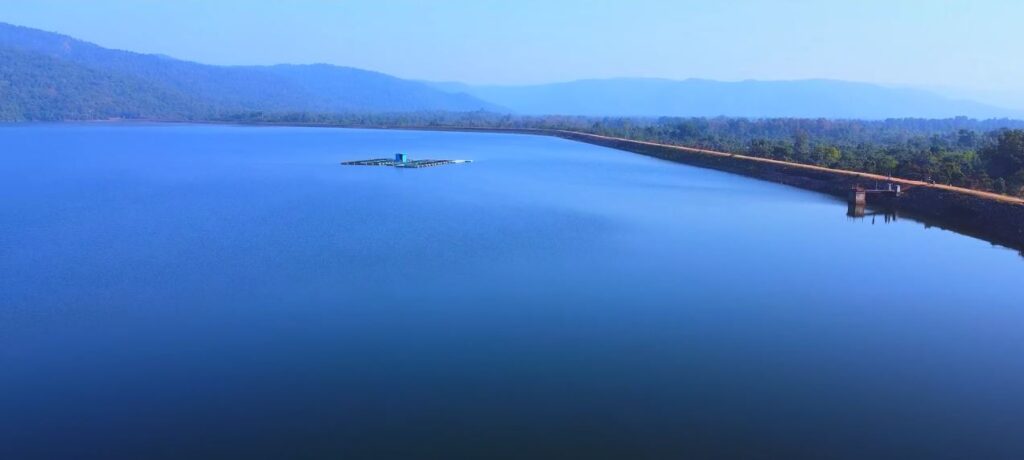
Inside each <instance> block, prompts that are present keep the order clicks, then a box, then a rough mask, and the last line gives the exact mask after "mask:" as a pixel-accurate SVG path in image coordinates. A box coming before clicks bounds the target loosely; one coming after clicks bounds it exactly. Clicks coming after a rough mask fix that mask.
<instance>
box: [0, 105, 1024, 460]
mask: <svg viewBox="0 0 1024 460" xmlns="http://www.w3.org/2000/svg"><path fill="white" fill-rule="evenodd" d="M396 151H402V152H406V153H408V154H409V155H410V156H411V157H413V158H428V157H435V158H452V159H471V160H474V163H472V164H466V165H448V166H442V167H436V168H428V169H418V170H412V169H397V168H388V167H356V166H340V165H339V164H338V163H339V162H340V161H342V160H355V159H364V158H374V157H382V156H390V155H392V154H393V152H396ZM0 196H2V201H0V458H4V459H32V458H55V459H66V458H76V459H79V458H349V459H382V458H406V459H412V458H445V459H454V458H496V459H500V458H516V459H519V458H524V459H525V458H530V459H534V458H590V459H594V458H651V459H677V458H850V459H860V458H904V459H906V458H1024V391H1022V389H1024V332H1022V331H1024V300H1022V299H1024V259H1022V258H1021V257H1020V256H1019V255H1018V254H1017V253H1016V252H1014V251H1011V250H1007V249H1004V248H999V247H994V246H992V245H990V244H988V243H985V242H983V241H980V240H976V239H973V238H970V237H966V236H963V235H959V234H956V233H953V232H949V231H945V230H941V229H938V228H926V227H925V226H924V225H922V224H920V223H917V222H914V221H912V220H907V219H898V220H895V221H891V220H889V219H883V218H882V217H877V218H875V219H872V217H870V216H868V217H865V218H861V219H853V218H850V217H848V216H847V205H846V203H844V202H842V201H838V200H836V199H834V198H832V197H828V196H825V195H820V194H816V193H812V192H807V191H802V190H798V189H794V188H789V187H786V186H781V185H777V184H772V183H767V182H760V181H756V180H751V179H748V178H743V177H739V176H734V175H729V174H725V173H721V172H716V171H710V170H702V169H697V168H692V167H688V166H683V165H679V164H673V163H668V162H663V161H659V160H655V159H651V158H647V157H643V156H639V155H634V154H630V153H625V152H619V151H615V150H610V149H606V148H601V147H596V146H592V145H587V144H580V143H573V142H570V141H566V140H562V139H555V138H549V137H535V136H521V135H507V134H485V133H452V132H444V133H437V132H414V131H372V130H342V129H315V128H269V127H230V126H187V125H173V126H162V125H152V126H148V125H138V126H131V125H14V126H11V125H8V126H3V127H0Z"/></svg>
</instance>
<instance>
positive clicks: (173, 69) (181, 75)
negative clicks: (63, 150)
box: [0, 23, 501, 119]
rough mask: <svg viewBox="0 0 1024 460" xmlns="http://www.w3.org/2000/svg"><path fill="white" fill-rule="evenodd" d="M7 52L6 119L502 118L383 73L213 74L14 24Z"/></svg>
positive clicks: (328, 69) (2, 45) (306, 68)
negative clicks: (234, 115)
mask: <svg viewBox="0 0 1024 460" xmlns="http://www.w3.org/2000/svg"><path fill="white" fill-rule="evenodd" d="M0 50H2V51H3V54H2V55H0V57H2V60H0V109H2V111H0V115H2V116H3V118H4V119H78V118H104V117H120V116H130V117H169V116H191V117H200V118H201V117H204V116H209V115H211V114H216V113H226V112H239V111H268V112H295V111H298V112H413V111H474V110H501V109H500V108H499V107H497V106H494V105H493V104H489V103H487V102H484V101H481V100H479V99H476V98H474V97H472V96H469V95H466V94H458V93H451V92H445V91H439V90H437V89H435V88H432V87H431V86H429V85H426V84H423V83H420V82H415V81H410V80H403V79H400V78H397V77H392V76H390V75H385V74H382V73H379V72H371V71H367V70H360V69H354V68H350V67H338V66H331V65H326V64H315V65H276V66H213V65H205V64H198V63H194V62H188V61H183V60H179V59H174V58H170V57H167V56H162V55H149V54H139V53H133V52H129V51H119V50H112V49H107V48H103V47H100V46H98V45H94V44H92V43H88V42H84V41H81V40H77V39H74V38H71V37H68V36H65V35H60V34H56V33H51V32H45V31H41V30H36V29H30V28H26V27H19V26H13V25H10V24H4V23H0ZM129 89H130V91H129Z"/></svg>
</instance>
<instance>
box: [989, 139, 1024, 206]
mask: <svg viewBox="0 0 1024 460" xmlns="http://www.w3.org/2000/svg"><path fill="white" fill-rule="evenodd" d="M982 158H984V161H985V163H986V166H987V167H986V169H987V170H988V174H989V175H990V176H991V177H996V178H1001V179H1004V181H1005V184H1006V193H1009V194H1013V195H1019V194H1020V192H1021V188H1022V187H1024V130H1019V129H1014V130H1006V131H1003V132H1002V133H1000V134H999V139H998V140H997V141H996V143H995V145H992V146H990V147H988V148H986V149H984V150H983V151H982Z"/></svg>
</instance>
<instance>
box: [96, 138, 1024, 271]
mask: <svg viewBox="0 0 1024 460" xmlns="http://www.w3.org/2000/svg"><path fill="white" fill-rule="evenodd" d="M90 123H113V124H120V123H174V124H197V125H226V126H269V127H273V126H279V127H307V128H343V129H382V130H405V131H451V132H478V133H496V134H524V135H537V136H548V137H557V138H561V139H566V140H570V141H574V142H582V143H586V144H591V145H597V146H601V147H607V148H612V149H615V150H620V151H624V152H630V153H636V154H640V155H644V156H649V157H653V158H658V159H662V160H666V161H671V162H673V163H681V164H686V165H690V166H696V167H701V168H707V169H714V170H718V171H724V172H728V173H733V174H737V175H741V176H745V177H750V178H754V179H760V180H765V181H769V182H775V183H780V184H784V185H789V186H792V187H797V188H801V189H805V190H811V191H816V192H819V193H825V194H828V195H832V196H836V197H841V198H844V199H845V197H846V195H847V193H848V191H849V190H850V189H851V188H852V187H854V186H857V185H867V184H866V183H868V182H875V181H878V182H890V183H893V184H899V185H900V186H901V187H902V188H903V190H904V191H903V193H902V194H901V196H900V197H899V198H898V199H897V200H896V202H895V203H894V208H895V210H897V211H898V212H900V213H902V214H904V215H906V217H909V218H911V219H914V220H918V221H920V222H921V223H923V224H924V225H925V226H936V227H939V228H943V229H947V230H951V231H954V232H957V233H960V234H963V235H966V236H970V237H974V238H977V239H981V240H984V241H987V242H989V243H992V244H994V245H999V246H1004V247H1007V248H1010V249H1014V250H1016V251H1018V252H1020V253H1021V255H1022V256H1024V199H1021V198H1015V197H1011V196H1006V195H999V194H996V193H991V192H984V191H980V190H973V189H967V188H962V187H955V186H951V185H942V184H929V183H926V182H922V181H917V180H911V179H902V178H897V177H886V176H881V175H877V174H870V173H862V172H857V171H851V170H844V169H835V168H827V167H823V166H814V165H807V164H802V163H794V162H787V161H782V160H773V159H768V158H759V157H752V156H749V155H742V154H735V153H728V152H720V151H715V150H708V149H701V148H695V147H685V146H678V145H670V144H659V143H654V142H647V141H638V140H632V139H624V138H616V137H608V136H601V135H598V134H590V133H583V132H577V131H564V130H551V129H539V128H478V127H453V126H351V125H337V124H328V123H278V122H231V121H165V120H94V121H91V122H90Z"/></svg>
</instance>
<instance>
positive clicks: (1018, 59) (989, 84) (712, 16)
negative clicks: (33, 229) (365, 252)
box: [0, 0, 1024, 93]
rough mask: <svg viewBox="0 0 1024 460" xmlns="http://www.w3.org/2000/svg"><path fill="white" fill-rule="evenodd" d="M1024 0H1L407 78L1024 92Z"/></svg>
mask: <svg viewBox="0 0 1024 460" xmlns="http://www.w3.org/2000/svg"><path fill="white" fill-rule="evenodd" d="M1022 18H1024V0H846V1H839V0H835V1H832V0H816V1H811V0H806V1H805V0H774V1H768V0H736V1H727V0H720V1H713V0H708V1H684V0H677V1H671V0H661V1H655V0H631V1H610V0H609V1H601V0H592V1H580V0H515V1H511V0H510V1H488V0H422V1H412V0H410V1H404V0H391V1H389V0H374V1H354V0H353V1H345V0H319V1H317V0H293V1H287V2H286V1H269V0H268V1H259V0H245V1H233V0H223V1H217V0H173V1H172V0H167V1H152V0H88V1H85V0H63V1H60V0H0V21H4V22H10V23H14V24H19V25H25V26H30V27H37V28H42V29H47V30H52V31H58V32H62V33H65V34H68V35H72V36H75V37H78V38H82V39H85V40H88V41H92V42H96V43H98V44H100V45H103V46H107V47H112V48H121V49H128V50H133V51H140V52H149V53H163V54H168V55H171V56H174V57H178V58H183V59H189V60H196V61H200V62H206V63H214V64H272V63H282V62H288V63H313V62H326V63H331V64H339V65H348V66H353V67H360V68H366V69H372V70H379V71H382V72H387V73H390V74H394V75H398V76H401V77H407V78H417V79H430V80H459V81H466V82H471V83H533V82H550V81H561V80H571V79H578V78H599V77H616V76H644V77H665V78H676V79H682V78H692V77H697V78H713V79H723V80H742V79H748V78H750V79H798V78H835V79H843V80H858V81H867V82H876V83H887V84H907V85H914V86H924V87H954V88H961V89H969V90H991V91H996V92H1019V93H1024V22H1022Z"/></svg>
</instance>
